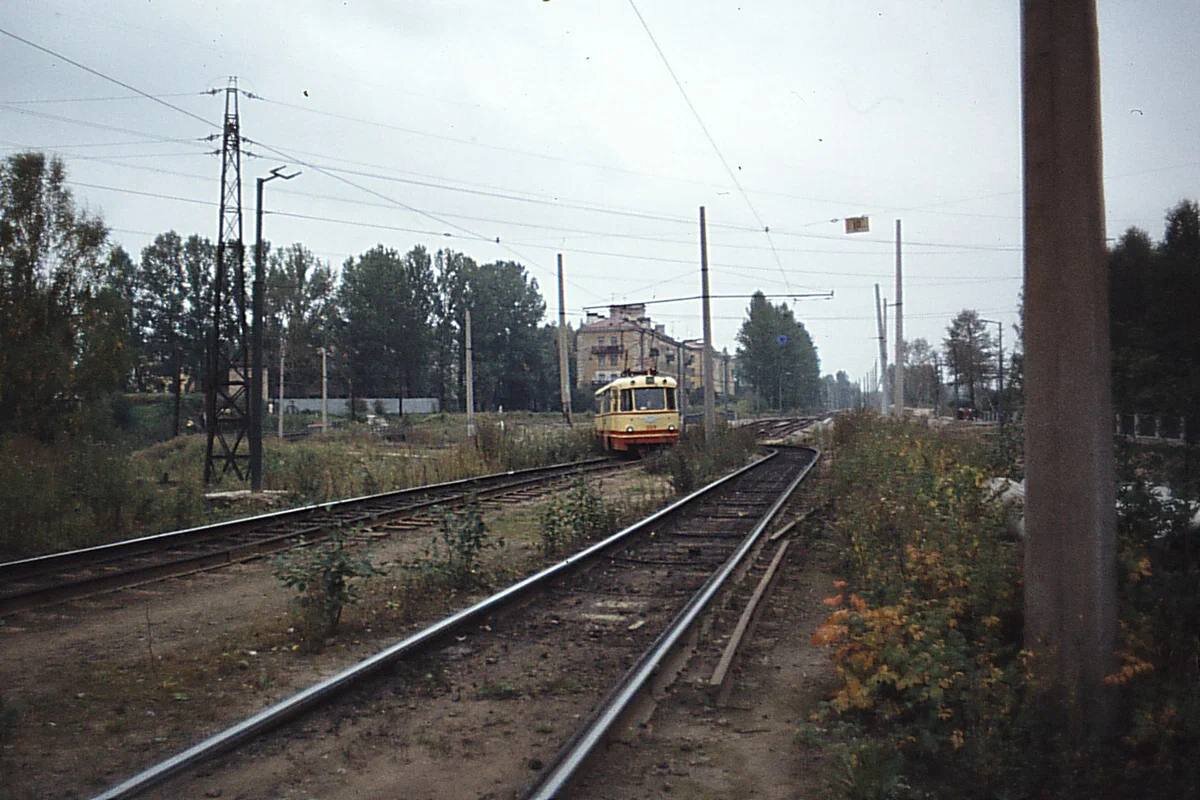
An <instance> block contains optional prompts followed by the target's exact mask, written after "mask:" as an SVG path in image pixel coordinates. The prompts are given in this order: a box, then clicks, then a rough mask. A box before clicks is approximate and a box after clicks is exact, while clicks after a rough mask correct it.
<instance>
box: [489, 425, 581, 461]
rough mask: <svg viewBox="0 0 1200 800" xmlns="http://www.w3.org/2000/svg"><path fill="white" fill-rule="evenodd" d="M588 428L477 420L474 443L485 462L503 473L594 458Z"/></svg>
mask: <svg viewBox="0 0 1200 800" xmlns="http://www.w3.org/2000/svg"><path fill="white" fill-rule="evenodd" d="M594 439H595V437H594V435H593V434H592V431H591V429H590V428H588V427H586V426H584V425H576V426H575V427H573V428H561V427H534V426H524V425H519V424H516V423H512V424H509V423H508V422H506V421H505V420H492V419H486V418H483V419H480V420H479V421H478V422H477V423H476V441H477V444H478V447H479V452H480V453H481V454H482V455H483V457H484V459H485V460H486V461H487V462H488V463H489V464H493V465H495V466H496V467H497V468H499V469H503V470H516V469H525V468H527V467H538V466H542V465H543V464H559V463H563V462H566V461H579V460H581V459H584V458H588V457H589V456H594V455H596V444H595V440H594Z"/></svg>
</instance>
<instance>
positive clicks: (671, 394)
mask: <svg viewBox="0 0 1200 800" xmlns="http://www.w3.org/2000/svg"><path fill="white" fill-rule="evenodd" d="M667 410H668V411H674V410H675V390H674V389H667Z"/></svg>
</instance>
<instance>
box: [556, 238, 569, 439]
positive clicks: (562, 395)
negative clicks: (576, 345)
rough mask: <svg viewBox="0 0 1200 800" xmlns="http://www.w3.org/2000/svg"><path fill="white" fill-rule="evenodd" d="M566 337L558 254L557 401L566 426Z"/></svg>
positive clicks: (567, 371)
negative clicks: (559, 403)
mask: <svg viewBox="0 0 1200 800" xmlns="http://www.w3.org/2000/svg"><path fill="white" fill-rule="evenodd" d="M568 344H569V342H568V337H567V301H566V294H565V292H564V290H563V259H562V253H559V254H558V380H559V390H558V395H559V400H560V401H561V403H562V413H563V419H565V420H566V421H567V426H568V427H570V426H571V425H572V423H571V368H570V362H569V361H568V356H569V353H568V352H567V351H568Z"/></svg>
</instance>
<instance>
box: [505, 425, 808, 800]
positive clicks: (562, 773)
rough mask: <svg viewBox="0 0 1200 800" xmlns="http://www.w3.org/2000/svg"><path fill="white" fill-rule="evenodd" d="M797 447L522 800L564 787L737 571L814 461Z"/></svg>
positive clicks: (542, 799)
mask: <svg viewBox="0 0 1200 800" xmlns="http://www.w3.org/2000/svg"><path fill="white" fill-rule="evenodd" d="M802 449H805V450H810V451H812V452H814V456H813V459H812V461H810V462H809V463H808V464H807V465H806V466H805V467H804V468H803V469H802V470H801V471H800V474H799V475H797V476H796V478H795V479H794V480H793V481H792V482H791V483H790V484H789V485H788V486H787V488H786V489H784V490H783V492H782V493H781V494H780V495H779V498H778V499H777V500H776V501H775V502H774V503H773V504H772V505H771V507H770V508H769V509H768V510H767V511H766V513H765V514H763V516H762V517H761V518H760V520H759V521H758V523H757V524H756V525H755V526H754V528H753V529H751V531H750V533H748V534H746V538H745V539H743V540H742V543H741V544H740V545H739V546H738V549H737V550H735V551H734V553H733V555H731V556H730V557H729V559H728V560H727V561H726V562H725V563H724V565H722V567H721V568H720V569H719V570H718V571H717V572H715V573H713V575H712V576H711V577H709V579H708V580H707V581H705V582H704V585H703V586H701V587H700V589H699V590H697V592H696V593H695V594H694V595H693V596H692V598H691V600H689V601H688V603H687V605H685V606H684V607H683V609H682V610H681V611H680V612H679V613H678V614H677V615H676V616H675V619H674V620H673V621H672V622H671V624H670V626H668V627H667V629H666V630H665V631H663V633H662V634H660V635H659V637H658V638H657V639H655V641H654V644H652V645H651V646H650V649H649V650H647V651H646V652H645V653H644V654H643V655H642V657H641V658H640V659H638V662H637V663H636V664H634V665H633V667H631V668H630V669H629V671H628V672H627V673H626V674H625V677H624V678H623V679H622V680H621V682H620V683H618V684H617V686H616V687H615V688H614V689H613V690H612V691H611V692H610V694H609V695H608V697H607V698H606V699H605V701H604V702H602V703H601V705H600V706H599V707H598V708H597V710H596V711H594V712H593V713H592V715H591V717H590V718H589V720H588V721H587V722H586V723H585V724H584V725H583V727H581V728H580V729H579V731H578V732H577V733H576V734H575V736H574V737H572V739H571V740H570V741H569V742H568V743H567V745H566V747H564V748H563V749H562V750H561V751H559V753H558V755H557V756H556V757H555V759H554V761H553V762H552V763H551V765H550V766H549V767H548V768H547V769H546V770H545V771H544V772H543V773H542V776H541V777H540V778H538V780H537V781H536V782H535V783H534V785H533V786H532V788H531V789H530V790H529V791H528V792H527V793H526V794H525V795H524V798H525V800H551V799H552V798H556V797H559V796H560V794H559V793H560V792H562V791H563V790H564V789H566V787H567V785H568V784H569V783H570V782H571V780H572V779H573V778H574V777H575V776H576V775H577V774H578V772H579V771H580V769H581V768H582V767H583V765H584V763H585V762H586V761H587V758H588V756H590V755H591V753H592V751H593V750H594V749H595V748H596V745H598V744H599V743H600V742H601V741H602V740H603V739H604V736H605V735H606V734H607V733H608V731H609V729H610V728H611V727H612V726H613V724H614V723H615V722H616V721H617V719H619V718H620V717H621V715H622V714H623V713H624V712H625V711H626V709H628V708H629V706H630V705H631V704H632V703H633V701H634V699H635V698H636V697H637V695H638V694H639V693H640V692H641V691H642V689H644V688H645V686H646V684H647V682H648V681H649V680H650V678H651V676H653V674H654V673H655V671H656V670H657V669H658V667H659V666H660V665H661V664H662V663H663V661H664V660H665V659H666V658H667V656H668V655H669V654H670V653H671V651H672V650H673V649H674V647H675V646H676V644H677V643H678V642H679V640H680V639H681V638H682V637H683V635H684V634H685V633H686V632H687V631H688V629H689V628H691V626H692V624H693V623H694V622H695V621H696V619H697V617H699V616H700V613H701V612H703V611H704V609H705V608H706V607H707V606H708V604H709V602H710V601H711V600H712V599H713V597H715V596H716V594H717V592H719V591H720V590H721V587H722V586H723V585H724V584H725V581H726V580H727V579H728V578H729V576H730V575H732V574H733V572H734V570H736V569H737V567H738V565H739V564H740V563H741V561H742V559H744V558H745V557H746V555H747V554H748V553H749V552H750V551H751V549H753V547H754V546H755V544H756V543H757V542H758V540H759V538H760V537H761V536H762V534H763V531H765V530H766V529H767V527H768V526H769V525H770V523H771V521H772V520H773V519H774V518H775V516H776V515H777V514H778V513H779V511H780V509H782V508H783V506H784V504H785V503H786V502H787V501H788V498H790V497H791V495H792V493H793V492H794V491H795V490H796V487H797V486H799V485H800V482H801V481H803V480H804V478H805V477H807V475H808V473H809V471H810V470H812V468H813V466H814V465H815V464H816V463H817V459H819V458H820V456H821V451H820V450H817V449H816V448H802Z"/></svg>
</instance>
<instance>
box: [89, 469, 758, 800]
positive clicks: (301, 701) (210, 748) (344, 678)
mask: <svg viewBox="0 0 1200 800" xmlns="http://www.w3.org/2000/svg"><path fill="white" fill-rule="evenodd" d="M778 455H779V451H778V450H776V451H773V452H771V453H769V454H767V455H765V456H763V457H762V458H759V459H757V460H755V461H753V462H751V463H750V464H747V465H746V466H744V467H741V468H740V469H738V470H735V471H734V472H731V473H729V474H728V475H725V476H724V477H722V478H718V479H717V480H715V481H713V482H712V483H709V484H707V485H705V486H702V487H700V488H699V489H697V490H696V491H694V492H692V493H691V494H689V495H687V496H686V497H683V498H681V499H679V500H677V501H675V502H674V503H672V504H671V505H669V506H666V507H665V508H662V509H660V510H658V511H656V512H655V513H653V514H651V515H650V516H648V517H646V518H644V519H642V520H639V521H638V522H635V523H634V524H632V525H630V526H628V527H626V528H624V529H622V530H620V531H618V532H616V533H614V534H612V535H611V536H609V537H608V538H606V539H603V540H602V541H600V542H597V543H596V544H593V545H591V546H590V547H587V548H585V549H583V550H581V551H579V552H578V553H575V554H574V555H571V556H568V557H567V558H565V559H563V560H562V561H559V562H558V563H556V564H554V565H552V566H549V567H546V568H545V569H543V570H541V571H540V572H536V573H534V574H533V575H530V576H529V577H527V578H524V579H522V580H520V581H518V582H517V583H514V584H512V585H511V586H508V587H507V588H505V589H502V590H501V591H499V592H497V593H495V594H493V595H491V596H490V597H487V598H485V599H483V600H480V601H479V602H478V603H475V604H474V605H472V606H469V607H468V608H465V609H463V610H461V611H458V612H456V613H454V614H452V615H450V616H448V617H445V618H443V619H441V620H439V621H438V622H435V623H434V624H432V625H430V626H428V627H426V628H424V629H422V630H420V631H418V632H417V633H414V634H412V635H411V636H408V637H407V638H405V639H403V640H401V641H399V642H397V643H396V644H393V645H391V646H389V647H387V648H386V649H384V650H381V651H380V652H378V653H376V654H375V655H373V656H370V657H368V658H366V659H364V660H363V661H360V662H358V663H357V664H354V665H352V666H350V667H347V668H346V669H343V670H342V671H340V672H338V673H336V674H335V675H332V676H330V677H329V678H326V679H324V680H322V681H320V682H318V683H316V684H314V685H312V686H310V687H309V688H307V689H304V690H303V691H301V692H299V693H297V694H294V695H292V696H291V697H288V698H286V699H284V700H281V701H280V702H278V703H276V704H274V705H272V706H270V707H269V708H266V709H264V710H262V711H260V712H258V713H257V714H254V715H253V716H251V717H248V718H246V719H244V720H242V721H241V722H239V723H236V724H235V725H233V726H231V727H229V728H226V729H225V730H223V731H220V732H218V733H215V734H213V735H212V736H210V737H208V738H207V739H204V740H203V741H201V742H199V743H197V744H195V745H193V746H191V747H189V748H187V749H186V750H183V751H181V752H179V753H177V754H176V755H174V756H171V757H170V758H168V759H166V760H165V761H162V762H160V763H158V764H156V765H154V766H152V767H150V768H148V769H146V770H144V771H142V772H139V773H138V774H136V775H134V776H133V777H131V778H129V779H127V780H125V781H123V782H121V783H119V784H117V785H116V786H113V787H112V788H110V789H108V790H107V791H105V792H103V793H102V794H99V795H96V796H95V797H94V798H93V800H122V798H129V797H134V796H136V795H137V794H138V793H140V792H142V791H144V790H146V789H149V788H150V787H152V786H155V785H157V784H159V783H162V782H163V781H165V780H167V779H168V778H170V777H172V776H173V775H176V774H178V773H180V772H182V771H183V770H185V769H188V768H189V767H192V766H195V765H196V764H199V763H200V762H202V761H205V760H207V759H209V758H212V757H213V756H216V755H219V754H221V753H225V752H228V751H229V750H232V749H234V748H236V747H237V746H238V745H239V744H241V743H242V742H245V741H247V740H249V739H252V738H254V737H255V736H257V735H259V734H261V733H264V732H266V731H268V730H271V729H272V728H276V727H278V726H280V725H281V724H283V723H284V722H287V721H288V720H290V719H292V718H293V717H295V716H297V715H299V714H301V713H303V712H305V711H308V710H309V709H312V708H314V707H316V706H318V705H320V704H321V703H322V702H324V701H325V700H326V699H328V698H329V697H331V696H332V695H334V694H337V693H339V692H342V691H345V690H346V689H348V688H350V687H351V686H353V685H354V684H356V683H358V682H359V681H361V680H363V679H364V678H367V677H370V676H371V675H374V674H375V673H377V672H378V671H379V670H381V669H383V668H384V667H387V666H389V665H391V664H393V663H395V662H397V661H399V660H401V659H403V658H405V657H406V656H410V655H412V654H414V653H415V652H417V651H419V650H420V649H421V648H423V647H425V646H427V645H429V644H430V643H432V642H434V641H436V640H438V639H440V638H442V637H444V636H446V635H448V634H450V633H453V632H454V631H456V630H458V629H459V628H461V627H462V626H464V625H466V624H467V623H469V622H472V621H473V620H475V619H477V618H479V617H481V616H483V615H485V614H488V613H490V612H493V611H496V610H498V609H500V608H501V607H503V606H505V605H507V604H509V603H511V602H513V601H514V600H517V599H519V598H522V597H524V596H526V595H527V594H530V593H531V592H533V591H534V590H537V589H540V588H541V587H542V586H543V585H545V584H547V583H549V582H550V581H552V580H554V579H556V578H559V577H561V576H563V575H565V574H567V573H568V572H570V571H571V570H574V569H576V568H578V567H579V566H580V565H582V564H583V563H585V562H587V561H590V560H591V559H593V558H595V557H596V556H598V555H599V554H601V553H603V552H605V551H607V550H609V549H611V548H612V547H613V546H615V545H617V544H620V543H621V542H623V541H625V540H626V539H628V538H629V537H631V536H633V535H634V534H636V533H638V532H640V531H642V530H645V529H646V528H648V527H649V526H651V525H654V524H655V523H656V522H658V521H659V520H661V519H663V518H664V517H666V516H668V515H670V514H672V513H674V512H676V511H678V510H679V509H681V508H682V507H684V506H686V505H688V504H689V503H692V502H693V501H695V500H697V499H699V498H700V497H702V496H705V495H708V494H710V493H712V492H713V491H715V490H716V489H718V488H720V487H721V486H723V485H725V484H726V483H728V482H729V481H732V480H733V479H735V478H737V477H739V476H741V475H744V474H746V473H747V472H749V471H751V470H753V469H756V468H758V467H760V466H761V465H763V464H765V463H767V462H769V461H771V460H772V459H774V458H776V457H777V456H778Z"/></svg>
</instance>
